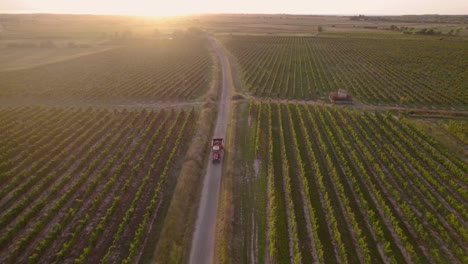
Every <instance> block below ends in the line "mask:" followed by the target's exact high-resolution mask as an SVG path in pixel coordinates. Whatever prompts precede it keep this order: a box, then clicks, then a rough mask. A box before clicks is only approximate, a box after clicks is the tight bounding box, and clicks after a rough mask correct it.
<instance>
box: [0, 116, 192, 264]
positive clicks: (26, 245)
mask: <svg viewBox="0 0 468 264" xmlns="http://www.w3.org/2000/svg"><path fill="white" fill-rule="evenodd" d="M197 115H198V113H197V111H196V110H194V109H186V110H183V109H182V110H181V109H179V110H174V109H172V110H171V109H168V110H160V111H152V110H139V111H127V110H120V111H117V110H114V111H110V110H96V109H92V108H88V109H80V108H63V109H62V108H50V107H21V108H14V109H1V110H0V120H1V121H0V122H1V127H2V129H1V130H0V149H1V151H0V153H1V155H0V159H1V160H0V172H1V174H0V178H1V180H0V192H1V195H0V197H1V198H0V208H1V210H0V223H1V224H0V262H2V263H38V262H40V263H71V262H74V263H134V262H138V261H141V260H142V259H145V258H150V257H151V254H152V253H153V250H154V247H155V244H156V243H157V241H158V236H159V235H158V234H159V232H160V228H161V225H162V223H163V221H164V218H165V212H166V210H167V209H166V207H167V206H168V203H169V201H170V200H171V197H172V194H173V189H174V186H175V183H176V178H177V175H178V171H179V170H180V166H181V163H182V160H183V159H181V157H183V156H184V154H185V152H186V151H187V148H188V145H189V143H190V141H191V138H192V131H193V129H194V127H195V126H196V120H197V118H196V116H197ZM148 254H149V255H148Z"/></svg>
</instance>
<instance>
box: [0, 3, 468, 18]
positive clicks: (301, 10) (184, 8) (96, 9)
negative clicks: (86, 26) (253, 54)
mask: <svg viewBox="0 0 468 264" xmlns="http://www.w3.org/2000/svg"><path fill="white" fill-rule="evenodd" d="M12 12H15V13H16V12H21V13H31V12H34V13H35V12H44V13H91V14H138V15H178V14H191V13H289V14H378V15H380V14H382V15H399V14H465V15H467V14H468V0H393V1H392V0H322V1H320V0H286V1H285V0H281V1H280V0H198V1H197V0H0V13H12Z"/></svg>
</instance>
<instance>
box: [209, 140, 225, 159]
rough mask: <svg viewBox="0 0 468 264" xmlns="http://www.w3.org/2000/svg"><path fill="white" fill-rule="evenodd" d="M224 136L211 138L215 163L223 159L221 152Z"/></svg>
mask: <svg viewBox="0 0 468 264" xmlns="http://www.w3.org/2000/svg"><path fill="white" fill-rule="evenodd" d="M223 143H224V139H223V138H213V139H212V140H211V150H212V152H213V163H218V162H220V161H221V152H223V149H224V147H223Z"/></svg>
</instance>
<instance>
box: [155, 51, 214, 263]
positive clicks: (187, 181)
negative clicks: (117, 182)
mask: <svg viewBox="0 0 468 264" xmlns="http://www.w3.org/2000/svg"><path fill="white" fill-rule="evenodd" d="M212 57H213V61H214V66H213V76H212V83H211V88H210V90H209V91H208V93H207V95H206V97H205V99H204V102H203V105H202V109H201V113H200V116H199V119H198V126H197V129H196V131H195V135H194V137H193V140H192V142H191V144H190V147H189V150H188V151H187V155H186V157H185V160H184V163H183V165H182V169H181V173H180V176H179V179H178V182H177V185H176V187H175V192H174V195H173V198H172V200H171V203H170V206H169V209H168V213H167V216H166V219H165V222H164V226H163V229H162V231H161V238H160V240H159V242H158V245H157V246H156V249H155V252H154V256H153V259H152V262H153V263H164V264H166V263H185V262H187V259H188V256H189V254H190V243H191V238H192V233H193V232H192V231H193V228H194V224H195V221H196V217H197V209H198V203H199V200H200V194H201V188H202V181H203V174H204V170H205V163H206V159H207V157H208V155H207V154H208V145H209V144H207V142H209V140H210V137H211V135H212V131H213V127H214V122H215V121H214V120H216V114H217V104H216V101H217V100H218V98H219V95H220V92H219V91H220V89H219V86H220V85H221V81H220V80H221V76H220V75H221V69H220V66H219V61H218V58H217V56H216V54H215V53H214V52H213V54H212ZM188 201H189V202H188Z"/></svg>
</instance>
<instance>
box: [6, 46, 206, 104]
mask: <svg viewBox="0 0 468 264" xmlns="http://www.w3.org/2000/svg"><path fill="white" fill-rule="evenodd" d="M210 65H211V58H210V55H209V51H208V47H207V42H206V40H202V39H190V40H185V39H184V40H155V41H139V42H136V41H134V42H132V43H129V44H128V45H127V46H124V47H121V48H116V49H113V50H109V51H105V52H101V53H96V54H91V55H86V56H81V57H79V58H75V59H70V60H67V61H63V62H58V63H53V64H48V65H44V66H39V67H36V68H32V69H24V70H16V71H3V72H0V82H1V83H2V84H1V86H0V97H6V98H11V99H13V100H14V99H15V98H23V99H24V98H28V97H33V98H34V99H35V100H40V99H41V98H43V99H47V98H53V99H55V100H57V101H67V100H69V101H73V100H74V99H76V100H86V101H94V102H99V101H103V102H105V101H106V100H111V101H112V100H114V101H117V102H128V101H130V102H132V101H136V102H154V101H163V100H173V101H176V100H188V99H195V98H197V97H200V96H201V95H203V93H204V92H205V91H206V90H207V88H208V84H209V77H210V74H211V70H210Z"/></svg>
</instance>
